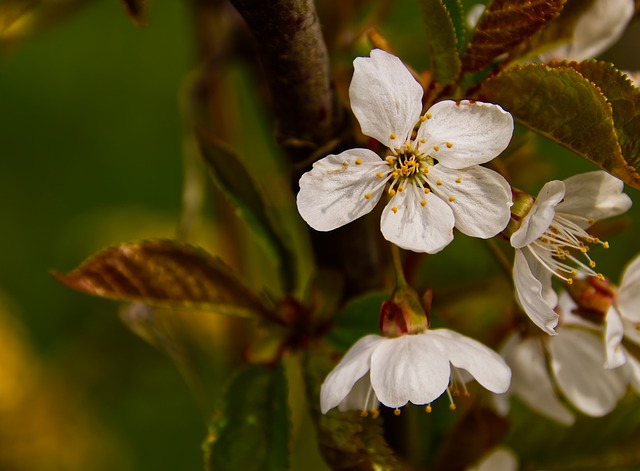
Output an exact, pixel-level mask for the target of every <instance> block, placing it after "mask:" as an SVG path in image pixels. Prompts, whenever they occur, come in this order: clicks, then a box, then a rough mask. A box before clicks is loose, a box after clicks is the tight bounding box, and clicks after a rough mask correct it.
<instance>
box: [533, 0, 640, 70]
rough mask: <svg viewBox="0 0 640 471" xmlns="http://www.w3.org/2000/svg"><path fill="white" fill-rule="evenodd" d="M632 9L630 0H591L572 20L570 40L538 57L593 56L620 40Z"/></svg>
mask: <svg viewBox="0 0 640 471" xmlns="http://www.w3.org/2000/svg"><path fill="white" fill-rule="evenodd" d="M633 12H634V3H633V0H595V2H593V3H592V4H591V6H590V7H589V8H588V9H587V10H586V11H585V13H583V14H582V16H581V17H580V18H579V19H578V21H577V22H576V26H575V30H574V33H573V39H572V41H571V42H570V43H569V44H566V45H563V46H561V47H558V48H556V49H553V50H551V51H548V52H546V53H545V54H543V55H542V60H543V61H545V62H546V61H547V60H552V59H569V60H575V61H582V60H585V59H591V58H594V57H596V56H597V55H599V54H600V53H602V52H604V51H605V50H607V49H608V48H609V46H611V45H612V44H613V43H615V42H616V41H617V40H618V39H620V36H622V33H623V32H624V30H625V28H626V26H627V24H628V23H629V21H630V20H631V17H632V16H633Z"/></svg>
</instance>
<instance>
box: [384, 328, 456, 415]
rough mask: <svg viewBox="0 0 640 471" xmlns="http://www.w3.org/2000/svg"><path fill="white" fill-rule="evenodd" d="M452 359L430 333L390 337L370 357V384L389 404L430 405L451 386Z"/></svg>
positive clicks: (391, 405) (392, 405) (388, 405)
mask: <svg viewBox="0 0 640 471" xmlns="http://www.w3.org/2000/svg"><path fill="white" fill-rule="evenodd" d="M450 373H451V369H450V366H449V359H448V358H447V357H446V355H445V353H444V352H443V351H442V350H441V349H440V348H439V347H438V344H437V343H436V342H432V341H431V340H430V337H429V335H428V334H416V335H403V336H401V337H398V338H394V339H388V340H387V341H385V342H384V343H380V345H379V346H378V347H377V348H376V349H375V351H374V352H373V355H372V356H371V384H372V385H373V390H374V391H375V392H376V396H377V397H378V399H379V400H380V402H381V403H382V404H384V405H385V406H387V407H392V408H396V407H402V406H404V405H405V404H406V403H407V402H412V403H413V404H428V403H430V402H433V401H434V400H435V399H436V398H438V397H439V396H440V395H441V394H442V393H443V392H444V391H445V390H446V389H447V386H448V385H449V375H450Z"/></svg>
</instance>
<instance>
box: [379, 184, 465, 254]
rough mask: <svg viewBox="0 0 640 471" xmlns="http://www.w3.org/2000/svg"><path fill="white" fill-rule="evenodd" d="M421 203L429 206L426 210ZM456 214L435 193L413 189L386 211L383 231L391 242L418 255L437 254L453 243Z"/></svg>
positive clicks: (394, 199) (402, 194)
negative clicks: (418, 253) (424, 253)
mask: <svg viewBox="0 0 640 471" xmlns="http://www.w3.org/2000/svg"><path fill="white" fill-rule="evenodd" d="M421 201H425V202H426V204H425V205H424V206H422V204H421ZM454 221H455V219H454V217H453V211H451V208H450V207H449V206H448V205H447V203H445V202H444V201H442V200H441V199H440V198H438V197H437V196H436V195H435V194H433V192H431V193H429V194H427V195H425V194H424V193H423V192H422V190H418V189H417V188H416V187H414V186H413V185H411V186H408V187H407V188H405V190H404V191H402V192H400V191H399V192H398V193H396V195H395V196H394V197H393V198H391V201H389V203H388V204H387V206H386V207H385V208H384V210H383V211H382V217H381V219H380V230H381V231H382V235H383V236H384V238H385V239H387V240H388V241H389V242H393V243H394V244H396V245H397V246H398V247H400V248H403V249H405V250H413V251H414V252H426V253H436V252H439V251H440V250H442V249H443V248H445V247H446V246H447V245H449V243H450V242H451V241H452V240H453V225H454Z"/></svg>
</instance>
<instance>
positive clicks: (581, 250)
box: [580, 247, 589, 253]
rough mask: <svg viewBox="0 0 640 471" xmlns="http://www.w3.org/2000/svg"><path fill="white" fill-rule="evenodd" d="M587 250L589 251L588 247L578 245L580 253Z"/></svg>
mask: <svg viewBox="0 0 640 471" xmlns="http://www.w3.org/2000/svg"><path fill="white" fill-rule="evenodd" d="M588 251H589V249H588V248H586V247H580V252H582V253H587V252H588Z"/></svg>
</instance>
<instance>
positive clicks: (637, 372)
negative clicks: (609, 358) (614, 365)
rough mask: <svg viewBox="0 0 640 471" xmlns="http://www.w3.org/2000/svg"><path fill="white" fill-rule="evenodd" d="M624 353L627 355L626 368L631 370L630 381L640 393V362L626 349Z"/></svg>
mask: <svg viewBox="0 0 640 471" xmlns="http://www.w3.org/2000/svg"><path fill="white" fill-rule="evenodd" d="M624 354H625V355H626V357H627V366H626V368H627V371H628V372H629V383H630V384H631V387H632V388H633V389H635V391H636V393H638V394H640V362H638V359H637V358H636V357H634V356H633V355H631V354H630V353H629V352H627V351H626V350H624Z"/></svg>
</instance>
